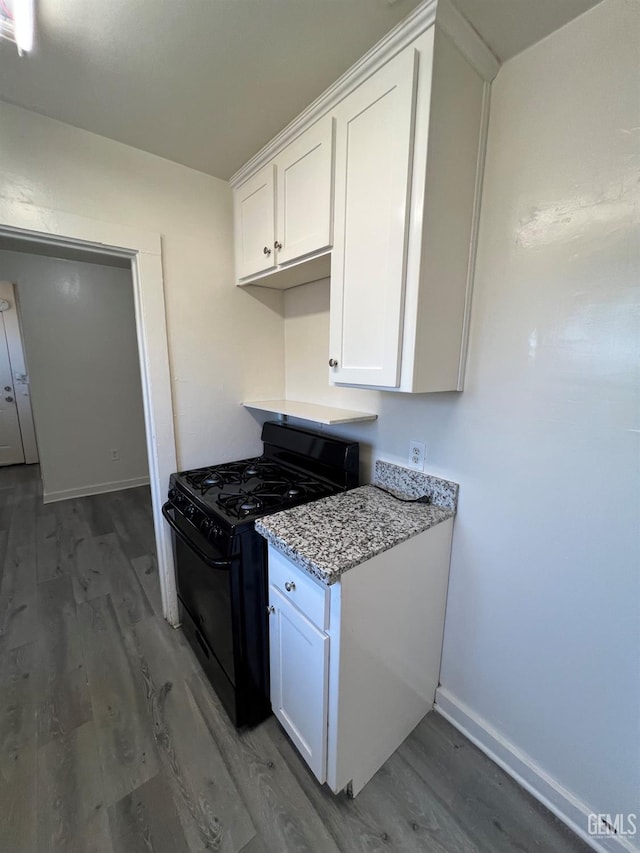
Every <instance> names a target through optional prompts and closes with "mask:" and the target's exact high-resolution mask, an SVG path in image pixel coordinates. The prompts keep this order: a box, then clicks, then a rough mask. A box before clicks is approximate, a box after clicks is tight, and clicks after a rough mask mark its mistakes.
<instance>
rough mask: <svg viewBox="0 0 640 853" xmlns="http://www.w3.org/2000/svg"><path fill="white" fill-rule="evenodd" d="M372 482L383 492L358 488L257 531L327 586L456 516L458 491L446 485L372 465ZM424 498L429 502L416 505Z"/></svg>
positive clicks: (268, 519) (264, 521)
mask: <svg viewBox="0 0 640 853" xmlns="http://www.w3.org/2000/svg"><path fill="white" fill-rule="evenodd" d="M375 482H376V483H377V484H378V485H379V486H381V487H382V488H377V487H376V485H369V486H360V487H359V488H357V489H352V490H350V491H348V492H340V493H339V494H337V495H332V496H331V497H328V498H321V499H320V500H317V501H313V502H311V503H307V504H302V505H301V506H297V507H293V508H291V509H286V510H283V511H282V512H277V513H275V514H274V515H268V516H263V517H262V518H261V519H259V520H258V521H256V530H257V531H258V533H260V534H261V535H262V536H264V537H265V539H267V541H268V542H269V543H270V544H271V545H273V546H274V547H275V548H277V549H278V551H280V552H281V553H282V554H284V555H285V556H286V557H288V558H289V559H290V560H292V561H293V562H294V563H295V564H296V565H298V566H299V567H300V568H302V569H304V570H305V571H307V572H309V574H311V575H313V576H314V577H316V578H318V579H319V580H320V581H322V582H323V583H325V584H327V585H330V584H332V583H335V582H336V581H337V580H338V578H339V577H340V575H341V574H343V573H344V572H345V571H347V570H348V569H351V568H353V567H354V566H357V565H359V564H360V563H364V562H365V561H366V560H369V559H371V558H372V557H375V556H376V555H377V554H381V553H382V552H383V551H387V550H388V549H389V548H393V547H394V545H398V544H399V543H400V542H404V541H405V540H406V539H409V538H410V537H411V536H415V535H416V534H418V533H422V532H424V531H425V530H428V529H429V528H430V527H433V526H434V525H436V524H439V523H440V522H441V521H445V520H446V519H448V518H452V517H453V516H454V515H455V512H456V505H457V496H458V487H457V484H455V483H451V482H450V481H448V480H441V479H439V478H437V477H431V476H429V475H426V474H422V473H420V474H418V473H417V472H415V471H409V470H408V469H405V468H400V467H399V466H397V465H391V464H390V463H387V462H382V463H380V462H377V463H376V478H375ZM382 489H385V491H382ZM389 492H393V494H390V493H389ZM425 494H427V495H429V497H430V499H431V500H432V501H433V503H431V504H426V503H415V498H416V497H418V496H420V495H425ZM393 495H396V496H397V497H394V496H393ZM398 498H400V499H398Z"/></svg>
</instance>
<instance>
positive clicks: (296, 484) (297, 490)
mask: <svg viewBox="0 0 640 853" xmlns="http://www.w3.org/2000/svg"><path fill="white" fill-rule="evenodd" d="M278 491H279V494H280V496H281V497H282V498H283V499H284V500H288V501H296V500H299V499H300V498H313V497H319V496H321V495H326V494H328V493H329V491H330V490H329V489H328V488H327V487H326V486H325V485H324V484H323V483H319V482H317V481H315V480H294V481H292V482H291V483H287V484H285V485H284V486H282V487H280V489H279V490H278Z"/></svg>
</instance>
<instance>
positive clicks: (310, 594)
mask: <svg viewBox="0 0 640 853" xmlns="http://www.w3.org/2000/svg"><path fill="white" fill-rule="evenodd" d="M269 584H270V585H272V586H275V587H276V589H278V590H279V591H280V592H281V593H282V595H283V596H284V597H285V598H286V599H287V600H288V601H290V602H291V604H294V605H295V606H296V607H297V608H298V610H300V611H301V612H302V613H303V614H304V615H305V616H306V617H307V619H308V620H309V621H310V622H312V623H313V624H314V625H316V626H317V627H318V628H320V629H321V630H323V631H326V629H327V628H328V622H329V590H328V588H327V587H326V586H324V585H323V584H321V583H320V582H319V581H316V580H314V579H313V578H312V577H311V576H310V575H308V574H307V573H306V572H305V571H303V569H299V568H298V566H296V565H294V563H292V562H291V560H288V559H287V558H286V557H284V556H283V555H282V554H281V553H280V552H279V551H276V550H275V548H272V547H271V546H270V547H269Z"/></svg>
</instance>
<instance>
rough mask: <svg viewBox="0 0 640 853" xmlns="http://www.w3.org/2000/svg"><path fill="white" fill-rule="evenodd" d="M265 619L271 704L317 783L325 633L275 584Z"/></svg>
mask: <svg viewBox="0 0 640 853" xmlns="http://www.w3.org/2000/svg"><path fill="white" fill-rule="evenodd" d="M269 602H270V604H271V607H272V608H273V610H272V611H271V614H270V617H269V619H270V622H269V643H270V663H271V706H272V708H273V713H274V714H275V715H276V717H277V718H278V720H279V721H280V723H281V724H282V726H283V727H284V729H285V731H286V732H287V734H288V735H289V737H290V738H291V740H292V741H293V742H294V744H295V745H296V747H297V748H298V750H299V751H300V753H301V754H302V756H303V758H304V760H305V761H306V762H307V764H308V765H309V767H310V768H311V770H312V771H313V773H314V774H315V776H316V778H317V779H318V781H320V782H324V781H325V779H326V768H327V697H328V675H329V672H328V667H329V637H328V636H327V635H326V634H323V633H322V631H319V630H318V628H316V627H315V625H312V623H311V622H309V620H308V619H307V618H306V617H305V616H304V614H303V613H302V612H301V611H300V610H298V608H297V607H295V606H294V605H293V604H291V603H290V602H289V601H287V599H286V598H284V596H282V595H281V594H280V593H279V592H278V590H277V589H276V588H275V587H274V586H270V587H269Z"/></svg>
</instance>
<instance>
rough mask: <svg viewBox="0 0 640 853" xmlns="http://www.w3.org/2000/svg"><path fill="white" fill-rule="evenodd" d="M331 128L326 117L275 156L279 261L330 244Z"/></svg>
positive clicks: (290, 258)
mask: <svg viewBox="0 0 640 853" xmlns="http://www.w3.org/2000/svg"><path fill="white" fill-rule="evenodd" d="M333 128H334V122H333V118H332V117H331V116H325V117H324V118H323V119H321V120H320V121H319V122H317V124H314V125H313V127H311V128H309V130H307V131H306V132H305V133H303V134H302V135H301V136H300V137H299V138H298V139H296V140H295V141H294V142H292V143H291V144H290V145H288V146H287V148H285V150H284V151H283V152H282V153H281V154H280V155H279V156H278V158H277V159H276V168H277V175H278V178H277V210H278V216H277V225H276V242H277V244H278V263H279V264H286V263H288V262H289V261H294V260H297V259H298V258H301V257H303V256H304V255H309V254H311V253H313V252H318V251H321V250H322V249H328V248H329V247H330V246H331V243H332V227H331V226H332V214H333V210H332V201H333V133H334V130H333Z"/></svg>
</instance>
